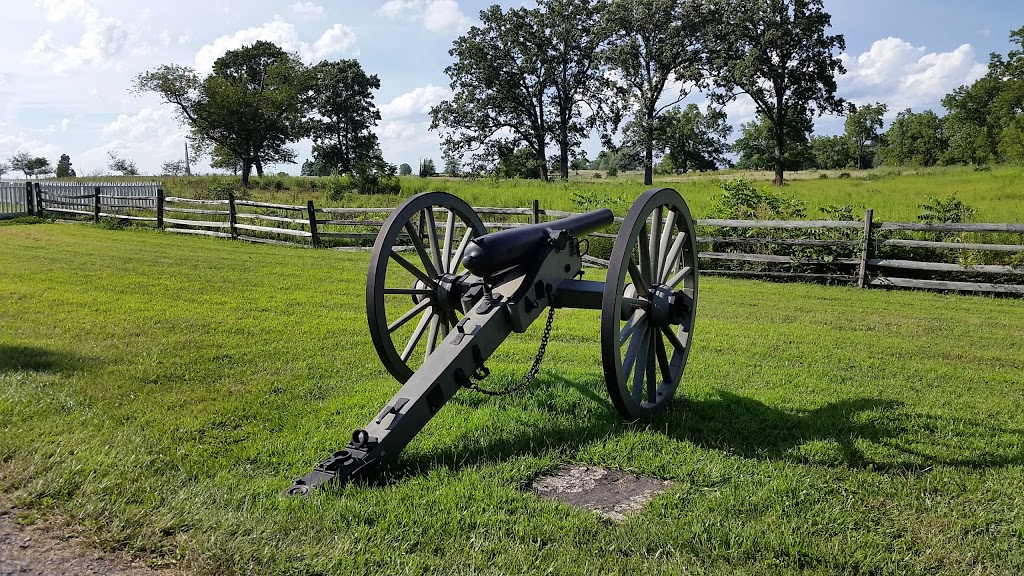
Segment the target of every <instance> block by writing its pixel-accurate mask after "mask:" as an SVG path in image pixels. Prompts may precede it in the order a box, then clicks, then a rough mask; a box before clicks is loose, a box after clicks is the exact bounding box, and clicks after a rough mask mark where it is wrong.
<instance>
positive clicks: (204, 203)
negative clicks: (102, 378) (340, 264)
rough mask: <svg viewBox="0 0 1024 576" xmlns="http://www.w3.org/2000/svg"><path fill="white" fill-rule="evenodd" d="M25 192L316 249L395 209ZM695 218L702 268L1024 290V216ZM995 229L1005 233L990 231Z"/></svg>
mask: <svg viewBox="0 0 1024 576" xmlns="http://www.w3.org/2000/svg"><path fill="white" fill-rule="evenodd" d="M0 190H3V189H0ZM14 196H17V194H15V195H14ZM21 197H23V198H25V199H26V201H27V204H28V211H29V213H33V212H35V211H46V212H56V213H64V214H75V215H80V216H87V217H90V218H91V219H92V220H94V221H97V222H98V221H99V220H100V219H101V218H104V217H109V218H115V219H122V220H132V221H143V222H152V223H154V224H155V226H156V227H158V228H162V229H163V230H165V231H167V232H174V233H178V234H198V235H204V236H215V237H220V238H231V239H237V240H246V241H249V242H259V243H269V244H291V245H295V244H296V243H298V244H299V245H305V246H311V247H336V246H339V245H342V244H347V245H349V246H351V245H353V244H354V245H358V246H364V247H365V246H368V245H369V244H370V243H371V242H372V241H373V239H374V238H375V237H376V236H377V232H378V231H379V229H380V227H381V226H382V225H383V224H384V220H385V219H386V218H387V215H388V214H389V213H390V212H391V210H392V208H317V207H316V206H314V204H313V201H312V200H310V201H308V202H306V204H305V206H302V205H291V204H273V203H268V202H255V201H251V200H243V199H237V198H235V196H234V195H233V194H232V195H230V196H229V198H228V199H227V200H197V199H192V198H178V197H173V196H165V195H164V192H163V189H162V188H160V186H159V184H156V183H145V184H136V183H131V184H126V183H119V184H95V183H81V184H79V183H33V185H32V186H27V187H25V188H22V189H21ZM0 198H3V197H0ZM2 206H3V205H2V204H0V208H2ZM474 210H476V212H477V213H478V214H480V215H481V217H482V218H483V219H484V220H485V225H486V226H487V228H488V229H490V230H494V229H504V228H514V227H518V226H523V225H526V224H530V223H535V222H541V221H545V220H550V219H557V218H564V217H567V216H573V215H575V214H576V213H574V212H562V211H557V210H542V209H541V208H540V206H539V203H538V202H537V201H536V200H535V201H533V205H532V206H531V207H530V208H488V207H481V208H474ZM619 222H622V219H621V218H616V223H619ZM696 224H697V227H698V234H699V236H698V239H697V240H698V243H699V245H700V247H701V252H700V259H701V272H702V273H703V274H709V275H719V276H736V277H754V278H763V279H775V280H805V281H818V282H830V283H845V284H856V285H857V286H860V287H865V288H866V287H882V288H921V289H931V290H952V291H965V292H989V293H1004V294H1017V295H1020V294H1024V283H1022V282H1021V279H1022V278H1024V276H1022V275H1024V239H1022V238H1020V235H1024V224H925V223H894V222H876V221H874V220H873V212H872V211H871V210H867V211H866V213H865V218H864V220H863V221H856V220H853V221H837V220H790V221H785V220H766V221H759V220H716V219H705V220H697V222H696ZM614 232H615V230H614V228H613V229H611V230H608V231H603V232H599V233H595V234H592V235H591V236H590V238H589V239H590V240H591V247H592V250H591V252H592V253H593V255H588V256H586V257H585V260H586V262H587V263H588V264H590V265H592V266H605V267H606V266H607V265H608V261H607V260H606V259H604V258H602V256H605V257H607V256H606V255H607V254H608V253H610V248H611V242H612V241H613V239H614V238H615V234H614ZM950 235H954V237H953V238H950ZM991 235H995V236H996V237H997V241H989V240H986V238H987V237H989V236H991ZM1006 238H1011V239H1012V242H1009V241H1007V240H1006ZM979 259H980V260H982V262H979V263H976V262H977V261H978V260H979ZM945 260H956V262H947V261H945ZM994 261H1001V262H1000V263H993V262H994Z"/></svg>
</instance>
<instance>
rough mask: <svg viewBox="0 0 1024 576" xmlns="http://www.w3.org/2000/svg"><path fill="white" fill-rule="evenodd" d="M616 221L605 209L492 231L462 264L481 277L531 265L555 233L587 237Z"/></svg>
mask: <svg viewBox="0 0 1024 576" xmlns="http://www.w3.org/2000/svg"><path fill="white" fill-rule="evenodd" d="M614 221H615V216H614V215H613V214H612V211H611V210H608V209H607V208H604V209H601V210H594V211H593V212H587V213H586V214H579V215H577V216H570V217H568V218H562V219H561V220H553V221H551V222H541V223H540V224H531V225H529V226H523V227H521V228H511V229H509V230H500V231H498V232H492V233H490V234H487V235H486V236H481V237H479V238H474V239H473V240H472V241H471V242H470V243H469V246H467V247H466V253H465V255H464V256H463V257H462V265H463V266H465V267H466V270H469V271H470V272H472V273H473V274H475V275H477V276H480V277H487V276H491V275H493V274H496V273H498V272H501V271H503V270H507V269H509V268H512V267H513V266H518V265H519V264H523V263H526V262H529V261H530V259H532V258H533V257H534V255H535V254H536V253H537V251H538V250H540V248H541V247H542V246H544V244H545V243H546V242H547V241H548V239H549V238H551V237H552V233H553V232H556V231H558V230H566V231H568V232H569V233H571V234H572V235H573V236H576V237H579V236H586V235H587V234H590V233H591V232H596V231H598V230H600V229H602V228H604V227H606V226H608V225H610V224H611V223H612V222H614Z"/></svg>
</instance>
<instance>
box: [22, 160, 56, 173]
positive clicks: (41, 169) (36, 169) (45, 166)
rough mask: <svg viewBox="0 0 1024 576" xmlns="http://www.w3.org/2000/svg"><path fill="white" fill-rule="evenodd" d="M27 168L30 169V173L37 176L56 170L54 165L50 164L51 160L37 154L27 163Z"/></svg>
mask: <svg viewBox="0 0 1024 576" xmlns="http://www.w3.org/2000/svg"><path fill="white" fill-rule="evenodd" d="M25 168H26V169H27V170H28V174H31V175H33V176H35V177H36V178H39V177H40V176H46V175H48V174H53V172H54V170H53V166H51V165H50V161H49V160H47V159H46V158H43V157H42V156H37V157H35V158H33V159H31V160H29V161H28V163H27V164H26V165H25Z"/></svg>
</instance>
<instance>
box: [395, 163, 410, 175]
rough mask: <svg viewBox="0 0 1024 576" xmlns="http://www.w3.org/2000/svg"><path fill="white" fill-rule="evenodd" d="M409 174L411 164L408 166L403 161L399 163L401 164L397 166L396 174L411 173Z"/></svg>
mask: <svg viewBox="0 0 1024 576" xmlns="http://www.w3.org/2000/svg"><path fill="white" fill-rule="evenodd" d="M411 174H412V166H409V165H408V164H406V163H405V162H403V163H402V164H401V165H400V166H399V167H398V175H399V176H409V175H411Z"/></svg>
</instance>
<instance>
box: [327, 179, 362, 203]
mask: <svg viewBox="0 0 1024 576" xmlns="http://www.w3.org/2000/svg"><path fill="white" fill-rule="evenodd" d="M321 182H322V183H323V185H324V190H326V191H327V198H328V199H329V200H332V201H334V202H340V201H341V200H343V199H344V198H345V194H348V193H349V192H355V190H356V188H357V185H356V181H355V179H353V178H352V177H351V176H348V175H345V176H325V177H323V178H322V179H321Z"/></svg>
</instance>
